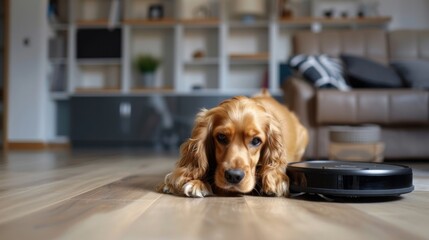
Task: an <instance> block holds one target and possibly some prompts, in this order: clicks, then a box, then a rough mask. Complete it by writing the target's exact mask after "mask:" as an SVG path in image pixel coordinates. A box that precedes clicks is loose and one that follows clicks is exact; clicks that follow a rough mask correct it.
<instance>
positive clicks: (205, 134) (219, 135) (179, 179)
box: [160, 91, 308, 197]
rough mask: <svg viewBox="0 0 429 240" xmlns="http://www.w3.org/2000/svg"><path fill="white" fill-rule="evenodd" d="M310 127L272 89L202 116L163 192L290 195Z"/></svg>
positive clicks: (181, 150)
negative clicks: (292, 165)
mask: <svg viewBox="0 0 429 240" xmlns="http://www.w3.org/2000/svg"><path fill="white" fill-rule="evenodd" d="M307 143H308V133H307V130H306V129H305V128H304V127H303V126H302V125H301V124H300V122H299V121H298V119H297V117H296V116H295V115H294V114H293V113H292V112H290V111H289V110H288V109H287V108H286V107H284V106H283V105H281V104H280V103H278V102H277V101H276V100H274V99H273V98H272V97H271V96H270V95H269V94H268V93H266V91H263V92H262V94H260V95H258V96H255V97H252V98H247V97H242V96H239V97H234V98H231V99H228V100H226V101H224V102H222V103H221V104H220V105H219V106H217V107H214V108H212V109H209V110H206V109H204V110H202V111H201V112H200V113H198V114H197V116H196V120H195V125H194V128H193V130H192V136H191V138H190V139H189V140H187V141H186V142H185V143H183V144H182V146H181V149H180V153H181V158H180V160H179V161H178V162H177V164H176V167H175V169H174V170H173V171H172V172H171V173H169V174H167V175H166V177H165V180H164V183H163V184H162V185H161V186H160V191H163V192H165V193H172V194H176V195H185V196H189V197H204V196H207V195H210V194H213V193H215V194H225V193H249V192H252V191H255V192H257V193H260V194H264V195H269V196H287V195H288V187H289V179H288V177H287V176H286V174H285V170H286V165H287V163H289V162H294V161H299V160H301V158H302V155H303V153H304V150H305V147H306V146H307Z"/></svg>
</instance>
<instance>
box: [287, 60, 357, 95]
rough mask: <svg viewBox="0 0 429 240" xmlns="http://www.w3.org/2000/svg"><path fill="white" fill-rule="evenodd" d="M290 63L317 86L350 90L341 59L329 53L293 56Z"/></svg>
mask: <svg viewBox="0 0 429 240" xmlns="http://www.w3.org/2000/svg"><path fill="white" fill-rule="evenodd" d="M288 63H289V65H290V66H291V67H292V68H294V69H295V70H298V71H299V72H300V73H301V74H302V75H303V77H304V78H305V79H306V80H308V81H309V82H310V83H311V84H313V85H314V86H315V87H317V88H336V89H339V90H344V91H346V90H349V88H350V87H349V86H348V85H347V83H346V81H345V80H344V78H343V76H342V73H343V67H342V65H341V61H340V60H339V59H336V58H331V57H328V56H327V55H314V56H313V55H305V54H300V55H296V56H292V57H291V58H290V59H289V61H288Z"/></svg>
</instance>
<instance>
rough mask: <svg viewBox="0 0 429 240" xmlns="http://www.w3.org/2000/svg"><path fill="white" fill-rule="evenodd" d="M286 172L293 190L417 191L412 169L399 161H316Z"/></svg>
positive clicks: (343, 194) (364, 193)
mask: <svg viewBox="0 0 429 240" xmlns="http://www.w3.org/2000/svg"><path fill="white" fill-rule="evenodd" d="M286 173H287V175H288V176H289V180H290V187H289V189H290V192H291V193H310V194H321V195H324V196H338V197H388V196H399V195H401V194H404V193H409V192H411V191H413V190H414V186H413V171H412V169H411V168H409V167H406V166H402V165H395V164H386V163H364V162H345V161H331V160H315V161H304V162H296V163H290V164H289V165H288V167H287V170H286Z"/></svg>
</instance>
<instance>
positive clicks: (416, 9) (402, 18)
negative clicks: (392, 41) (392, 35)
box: [379, 0, 429, 30]
mask: <svg viewBox="0 0 429 240" xmlns="http://www.w3.org/2000/svg"><path fill="white" fill-rule="evenodd" d="M379 2H380V8H379V12H380V15H382V16H392V22H391V23H390V25H389V29H391V30H394V29H429V0H379Z"/></svg>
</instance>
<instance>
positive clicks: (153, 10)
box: [147, 4, 164, 19]
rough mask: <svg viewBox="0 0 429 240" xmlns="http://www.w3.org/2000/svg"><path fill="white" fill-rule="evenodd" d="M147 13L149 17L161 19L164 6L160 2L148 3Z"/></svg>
mask: <svg viewBox="0 0 429 240" xmlns="http://www.w3.org/2000/svg"><path fill="white" fill-rule="evenodd" d="M147 15H148V17H149V19H162V18H164V7H163V6H162V5H161V4H153V5H150V6H149V10H148V14H147Z"/></svg>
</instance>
